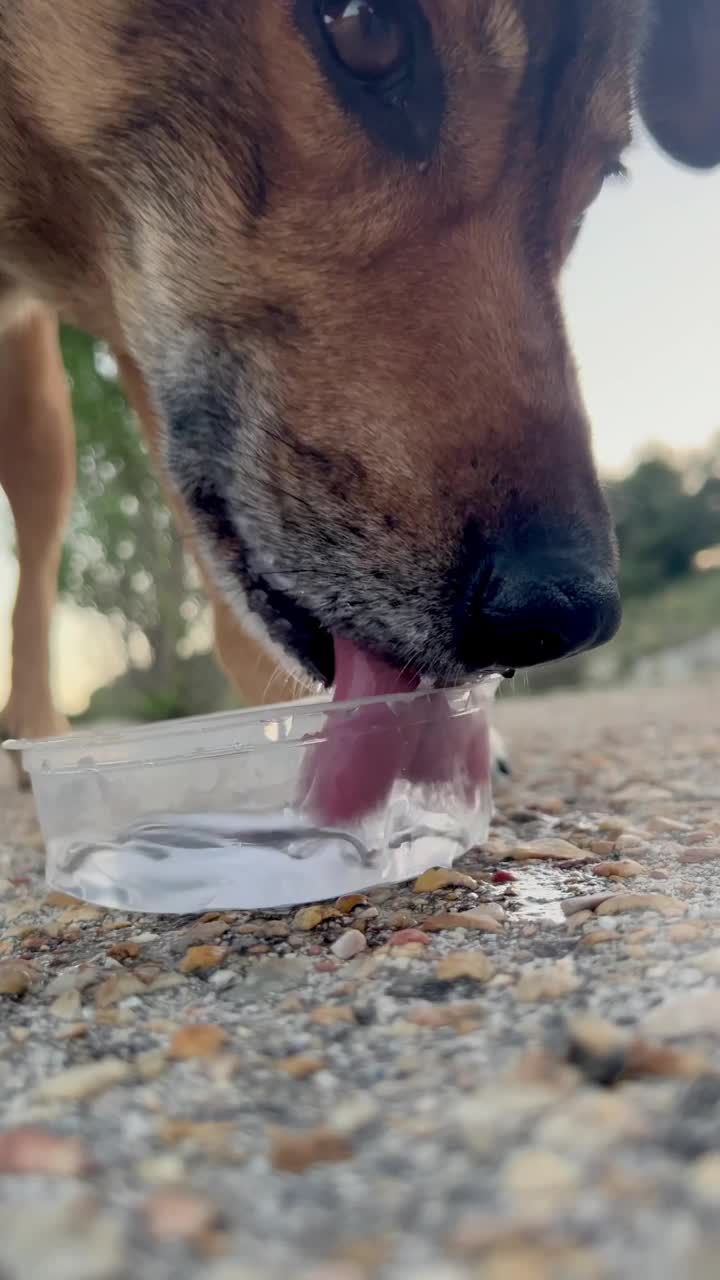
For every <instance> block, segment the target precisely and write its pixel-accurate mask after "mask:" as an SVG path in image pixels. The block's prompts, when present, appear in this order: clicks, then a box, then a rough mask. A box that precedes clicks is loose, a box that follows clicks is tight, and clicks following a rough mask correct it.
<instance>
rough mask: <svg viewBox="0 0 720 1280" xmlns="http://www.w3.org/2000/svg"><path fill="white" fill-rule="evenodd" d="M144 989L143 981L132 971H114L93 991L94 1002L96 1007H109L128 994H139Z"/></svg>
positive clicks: (125, 997) (143, 991) (142, 992)
mask: <svg viewBox="0 0 720 1280" xmlns="http://www.w3.org/2000/svg"><path fill="white" fill-rule="evenodd" d="M146 991H147V987H146V986H145V983H144V982H142V981H141V980H140V978H138V977H137V976H136V975H135V974H134V973H125V972H122V973H114V974H112V975H111V977H109V978H106V979H105V981H104V982H101V983H100V986H99V987H98V989H97V991H96V993H95V1004H96V1006H97V1008H98V1009H109V1008H110V1006H111V1005H114V1004H119V1003H120V1001H121V1000H126V999H127V998H128V996H137V995H141V994H144V993H145V992H146Z"/></svg>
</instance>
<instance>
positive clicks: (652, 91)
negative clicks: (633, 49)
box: [638, 0, 720, 169]
mask: <svg viewBox="0 0 720 1280" xmlns="http://www.w3.org/2000/svg"><path fill="white" fill-rule="evenodd" d="M652 10H653V15H652V24H651V29H650V32H649V36H648V43H647V47H646V50H645V56H644V59H643V62H642V65H641V67H640V72H639V78H638V107H639V109H640V114H641V116H642V118H643V120H644V121H645V124H646V125H647V127H648V129H649V130H650V133H651V134H652V136H653V137H654V138H655V140H656V141H657V142H658V143H659V145H660V146H661V147H662V148H663V150H664V151H666V152H667V153H668V154H669V155H671V156H672V157H673V158H674V159H675V160H680V161H681V162H682V163H683V164H687V165H691V166H692V167H693V168H695V169H712V168H713V167H714V166H715V165H717V164H720V0H652Z"/></svg>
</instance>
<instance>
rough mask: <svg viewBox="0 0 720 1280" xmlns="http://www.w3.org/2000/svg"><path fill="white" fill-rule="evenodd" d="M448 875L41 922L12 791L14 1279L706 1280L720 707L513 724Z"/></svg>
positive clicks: (9, 979) (609, 707)
mask: <svg viewBox="0 0 720 1280" xmlns="http://www.w3.org/2000/svg"><path fill="white" fill-rule="evenodd" d="M500 718H501V721H502V727H503V729H504V731H505V733H506V735H507V737H508V739H509V741H510V744H511V748H512V753H513V761H514V767H515V775H514V778H513V780H512V781H511V783H510V784H509V785H507V786H505V787H504V788H503V789H502V790H501V791H499V792H498V795H497V797H496V798H497V815H496V819H495V821H494V824H493V827H492V831H491V836H490V839H489V841H488V843H487V846H486V847H485V848H484V849H482V850H478V851H474V852H473V853H471V854H468V855H467V857H465V858H464V859H463V860H462V862H461V863H460V864H458V867H457V869H456V870H457V871H459V872H460V874H459V875H457V874H456V875H452V874H450V875H448V874H447V873H444V874H440V875H437V876H435V877H432V876H431V877H429V878H425V879H423V880H422V881H421V882H419V883H417V884H408V885H401V886H398V887H396V888H393V889H383V890H381V891H377V892H373V893H370V894H368V895H367V897H366V898H360V899H359V900H357V901H341V902H340V903H338V904H330V909H327V910H319V909H317V910H310V911H300V912H289V913H282V912H274V913H266V914H263V915H258V914H255V915H250V914H249V913H237V912H234V913H228V914H225V915H222V914H213V915H211V916H206V917H203V918H200V919H196V918H190V917H183V918H177V917H153V916H136V917H134V918H121V917H120V916H119V915H118V914H117V913H114V914H113V913H108V912H104V911H102V910H99V909H97V908H93V907H89V906H87V905H85V904H81V903H76V902H74V901H72V900H70V899H63V898H62V897H60V896H58V895H50V896H48V895H47V893H46V890H45V888H44V885H43V879H42V873H43V853H42V841H41V838H40V835H39V832H38V830H37V827H36V825H35V821H34V817H33V810H32V802H31V800H30V799H29V798H28V797H27V796H19V795H18V794H17V793H16V792H15V791H14V790H13V789H12V787H11V786H10V771H9V767H7V763H6V762H0V770H3V772H1V773H0V815H1V816H0V1097H1V1098H2V1104H1V1111H0V1276H1V1277H2V1280H124V1278H127V1280H191V1278H192V1280H200V1278H201V1277H202V1280H262V1278H263V1277H267V1278H269V1280H275V1277H283V1280H285V1278H286V1277H287V1276H293V1277H295V1276H296V1277H298V1280H371V1278H372V1280H374V1278H375V1277H378V1278H379V1280H396V1278H398V1280H399V1278H401V1277H402V1278H405V1277H412V1280H464V1278H468V1280H469V1278H473V1280H474V1278H477V1280H630V1278H633V1280H634V1278H635V1277H640V1276H652V1277H653V1280H677V1278H678V1277H680V1276H682V1277H683V1280H716V1277H717V1276H718V1274H719V1273H720V1261H719V1259H720V936H718V929H719V926H720V687H718V686H716V687H715V688H712V687H708V686H707V685H705V686H703V687H700V686H698V687H696V688H694V689H689V690H684V689H674V690H667V691H664V692H661V693H653V692H649V691H642V692H638V693H635V692H633V693H629V692H619V693H613V694H601V695H597V694H592V695H591V694H579V695H573V696H557V697H554V698H548V699H542V700H537V701H532V700H527V701H526V700H523V699H522V698H518V699H516V700H513V699H510V700H508V701H507V702H504V704H503V706H502V707H501V708H500Z"/></svg>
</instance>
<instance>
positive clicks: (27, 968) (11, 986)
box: [0, 960, 38, 996]
mask: <svg viewBox="0 0 720 1280" xmlns="http://www.w3.org/2000/svg"><path fill="white" fill-rule="evenodd" d="M37 976H38V975H37V971H36V970H35V969H33V967H32V965H29V964H25V963H24V962H23V961H21V960H1V961H0V996H22V995H24V994H25V992H26V991H28V990H29V988H30V987H31V986H32V985H33V983H34V982H35V981H36V980H37Z"/></svg>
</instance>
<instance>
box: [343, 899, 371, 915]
mask: <svg viewBox="0 0 720 1280" xmlns="http://www.w3.org/2000/svg"><path fill="white" fill-rule="evenodd" d="M369 901H370V900H369V898H367V897H366V896H365V894H364V893H348V894H346V895H345V896H344V897H343V898H338V900H337V902H336V903H335V906H336V908H337V910H338V911H339V912H340V915H341V916H349V915H350V914H351V912H353V911H354V910H355V908H356V907H367V906H368V904H369Z"/></svg>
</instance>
